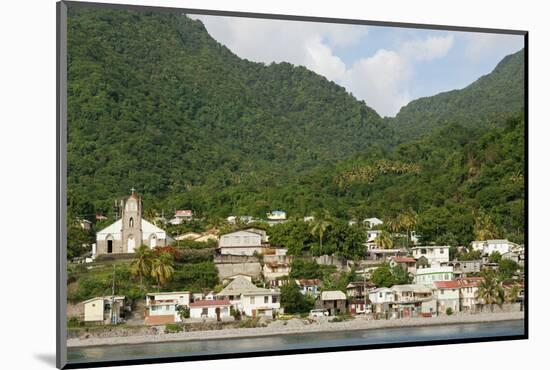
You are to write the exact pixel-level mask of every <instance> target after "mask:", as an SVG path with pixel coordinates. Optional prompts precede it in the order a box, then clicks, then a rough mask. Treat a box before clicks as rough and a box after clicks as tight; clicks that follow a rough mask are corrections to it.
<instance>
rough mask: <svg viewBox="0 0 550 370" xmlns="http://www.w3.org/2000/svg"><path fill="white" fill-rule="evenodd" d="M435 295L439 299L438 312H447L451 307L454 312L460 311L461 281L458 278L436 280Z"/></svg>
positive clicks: (440, 313)
mask: <svg viewBox="0 0 550 370" xmlns="http://www.w3.org/2000/svg"><path fill="white" fill-rule="evenodd" d="M433 285H434V296H435V298H436V299H437V313H438V314H439V315H442V314H445V313H446V312H447V309H448V308H450V309H451V310H453V312H459V311H460V283H459V282H458V281H457V280H451V281H435V282H434V283H433Z"/></svg>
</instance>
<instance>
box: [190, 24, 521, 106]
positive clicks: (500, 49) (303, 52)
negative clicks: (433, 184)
mask: <svg viewBox="0 0 550 370" xmlns="http://www.w3.org/2000/svg"><path fill="white" fill-rule="evenodd" d="M190 17H191V18H193V19H200V20H201V21H202V22H203V23H204V25H205V26H206V29H207V31H208V33H209V34H210V35H211V36H212V37H213V38H214V39H216V40H217V41H218V42H220V43H221V44H223V45H225V46H226V47H228V48H229V49H230V50H231V51H232V52H233V53H235V54H236V55H238V56H239V57H241V58H244V59H248V60H250V61H254V62H262V63H265V64H270V63H273V62H276V63H279V62H283V61H284V62H289V63H292V64H294V65H302V66H305V67H307V68H308V69H310V70H312V71H314V72H316V73H318V74H320V75H322V76H324V77H326V78H327V79H329V80H331V81H334V82H335V83H337V84H339V85H341V86H343V87H344V88H346V90H347V91H348V92H350V93H351V94H353V96H355V97H356V98H357V99H359V100H364V101H365V102H366V103H367V105H369V106H370V107H372V108H374V109H375V110H376V111H377V112H378V113H379V114H380V115H382V116H390V117H391V116H395V114H397V112H399V109H400V108H401V107H403V106H405V105H406V104H407V103H409V102H410V101H411V100H414V99H417V98H420V97H424V96H432V95H435V94H437V93H440V92H443V91H449V90H453V89H460V88H463V87H466V86H467V85H469V84H470V83H472V82H474V81H475V80H477V79H478V78H479V77H481V76H482V75H485V74H487V73H489V72H491V71H492V70H493V69H494V67H495V66H496V65H497V63H498V62H499V61H500V60H502V58H503V57H505V56H506V55H508V54H512V53H514V52H516V51H518V50H520V49H521V48H522V47H523V36H518V35H504V34H487V33H473V32H458V31H439V30H423V29H410V28H398V27H381V26H364V25H345V24H332V23H316V22H303V21H288V20H272V19H257V18H239V17H220V16H206V15H191V16H190Z"/></svg>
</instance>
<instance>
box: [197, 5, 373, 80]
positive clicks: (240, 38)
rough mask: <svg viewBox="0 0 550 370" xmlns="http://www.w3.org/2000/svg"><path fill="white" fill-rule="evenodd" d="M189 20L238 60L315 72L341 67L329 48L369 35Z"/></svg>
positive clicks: (360, 29)
mask: <svg viewBox="0 0 550 370" xmlns="http://www.w3.org/2000/svg"><path fill="white" fill-rule="evenodd" d="M191 18H193V19H200V20H201V21H202V22H203V23H204V24H205V26H206V28H207V30H208V32H209V33H210V35H211V36H212V37H214V38H215V39H216V40H218V41H219V42H221V43H222V44H224V45H225V46H227V47H228V48H229V49H230V50H231V51H233V52H234V53H235V54H237V55H238V56H240V57H241V58H246V59H248V60H251V61H255V62H263V63H267V64H269V63H271V62H276V63H279V62H283V61H285V62H289V63H293V64H296V65H303V66H305V67H308V68H310V69H312V70H314V71H315V72H317V73H322V72H321V71H324V70H328V71H333V70H334V68H340V67H338V66H337V64H340V63H338V62H337V61H336V60H335V58H337V57H335V56H334V55H333V52H332V49H331V48H337V47H346V46H351V45H354V44H356V43H357V42H359V41H360V39H361V38H362V37H364V36H365V35H366V34H367V32H368V28H367V27H365V26H357V27H354V26H351V25H339V24H330V23H313V22H297V21H284V20H268V19H255V18H237V17H215V16H204V15H191ZM321 58H325V59H328V60H327V61H323V60H321ZM338 59H339V58H338ZM340 62H341V61H340ZM342 64H343V63H342ZM315 67H317V68H319V69H315ZM327 78H330V77H328V76H327Z"/></svg>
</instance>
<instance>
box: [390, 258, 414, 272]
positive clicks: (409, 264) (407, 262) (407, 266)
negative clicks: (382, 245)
mask: <svg viewBox="0 0 550 370" xmlns="http://www.w3.org/2000/svg"><path fill="white" fill-rule="evenodd" d="M395 266H401V267H402V268H403V270H405V271H407V272H408V273H409V274H415V273H416V260H415V259H414V258H412V257H400V256H396V257H390V267H395Z"/></svg>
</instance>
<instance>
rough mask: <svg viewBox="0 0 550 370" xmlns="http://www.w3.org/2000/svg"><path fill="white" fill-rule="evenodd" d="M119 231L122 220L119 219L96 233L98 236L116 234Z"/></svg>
mask: <svg viewBox="0 0 550 370" xmlns="http://www.w3.org/2000/svg"><path fill="white" fill-rule="evenodd" d="M120 230H122V219H119V220H117V221H115V222H113V223H112V224H110V225H109V226H107V227H106V228H104V229H102V230H99V231H98V232H97V233H98V234H116V233H120Z"/></svg>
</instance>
